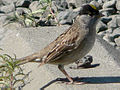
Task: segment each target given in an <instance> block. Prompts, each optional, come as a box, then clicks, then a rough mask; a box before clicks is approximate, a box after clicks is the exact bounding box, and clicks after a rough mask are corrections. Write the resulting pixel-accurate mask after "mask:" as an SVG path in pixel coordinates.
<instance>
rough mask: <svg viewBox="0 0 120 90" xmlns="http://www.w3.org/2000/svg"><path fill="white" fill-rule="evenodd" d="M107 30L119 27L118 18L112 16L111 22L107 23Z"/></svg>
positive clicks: (119, 20) (119, 21)
mask: <svg viewBox="0 0 120 90" xmlns="http://www.w3.org/2000/svg"><path fill="white" fill-rule="evenodd" d="M107 25H108V28H112V29H115V28H117V27H119V26H120V16H113V17H112V20H111V21H110V22H108V23H107Z"/></svg>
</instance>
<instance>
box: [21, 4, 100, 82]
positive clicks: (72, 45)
mask: <svg viewBox="0 0 120 90" xmlns="http://www.w3.org/2000/svg"><path fill="white" fill-rule="evenodd" d="M101 16H102V14H101V13H100V12H99V11H98V10H97V8H96V7H95V6H94V5H91V4H85V5H83V6H82V7H81V8H80V11H79V15H78V16H77V17H76V20H75V22H74V23H73V24H72V25H71V26H70V27H69V28H68V29H67V30H66V31H65V32H63V33H62V34H61V35H60V36H58V37H57V38H56V39H55V40H54V41H53V42H51V43H50V44H49V45H47V46H46V47H45V48H43V49H42V50H40V51H39V52H36V53H33V54H32V55H29V56H26V57H23V58H21V59H19V60H20V63H19V65H22V64H25V63H28V62H39V63H40V65H39V66H42V65H44V64H54V65H57V66H58V68H59V70H60V71H61V72H62V73H63V74H64V75H65V76H66V78H67V79H68V80H69V82H67V84H83V83H84V82H76V81H73V79H72V78H71V77H70V76H69V75H68V74H67V72H66V71H65V69H64V66H65V65H68V64H71V63H73V62H75V61H77V60H78V59H81V58H83V57H84V56H85V55H86V54H87V53H88V52H89V51H90V50H91V49H92V47H93V45H94V42H95V37H96V24H97V22H98V20H99V18H100V17H101Z"/></svg>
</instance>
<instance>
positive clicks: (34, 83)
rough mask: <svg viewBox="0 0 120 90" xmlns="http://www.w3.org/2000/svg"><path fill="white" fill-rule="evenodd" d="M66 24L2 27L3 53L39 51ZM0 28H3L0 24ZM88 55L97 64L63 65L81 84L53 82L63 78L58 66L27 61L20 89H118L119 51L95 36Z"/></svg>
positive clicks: (119, 81)
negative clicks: (75, 66) (76, 67)
mask: <svg viewBox="0 0 120 90" xmlns="http://www.w3.org/2000/svg"><path fill="white" fill-rule="evenodd" d="M68 27H69V26H60V27H39V28H17V29H16V28H12V27H9V26H8V27H7V28H5V29H4V30H5V33H3V35H4V37H3V38H2V39H1V41H0V47H1V48H3V49H4V52H5V53H8V54H10V55H13V53H15V54H16V55H17V57H18V58H20V57H24V56H27V55H29V54H32V53H33V52H36V51H39V50H40V49H42V48H43V47H45V46H46V45H47V44H49V43H50V42H51V41H53V40H54V39H55V38H56V37H57V36H58V35H60V34H61V33H62V32H64V31H65V30H66V29H67V28H68ZM0 30H3V29H2V28H1V29H0ZM89 55H92V56H93V58H94V60H93V63H92V64H100V65H99V66H98V67H95V68H90V69H76V70H74V69H69V67H70V66H74V65H75V64H71V65H68V66H66V67H65V69H66V70H67V72H68V74H69V75H71V76H72V77H73V78H75V77H78V79H77V80H82V81H87V82H89V83H87V84H84V85H65V84H57V80H56V79H57V78H62V79H64V78H65V76H64V75H63V74H62V73H61V72H60V71H59V70H58V68H57V66H54V65H44V66H42V67H39V68H38V65H39V64H38V63H27V64H25V65H24V66H23V68H24V69H25V70H24V71H25V72H26V73H28V72H30V75H29V80H28V81H30V83H28V84H26V85H25V86H24V87H23V90H44V89H45V90H119V89H120V72H119V71H120V68H119V63H120V61H119V60H120V58H119V55H120V53H119V51H117V50H115V49H114V48H113V47H112V46H110V45H109V44H107V43H106V42H105V41H103V40H102V39H101V38H99V37H97V39H96V42H95V45H94V47H93V49H92V50H91V52H90V53H89Z"/></svg>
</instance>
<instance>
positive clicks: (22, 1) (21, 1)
mask: <svg viewBox="0 0 120 90" xmlns="http://www.w3.org/2000/svg"><path fill="white" fill-rule="evenodd" d="M30 4H31V2H30V0H17V2H16V3H15V5H16V6H17V7H19V6H20V7H21V6H22V7H26V8H28V7H29V5H30Z"/></svg>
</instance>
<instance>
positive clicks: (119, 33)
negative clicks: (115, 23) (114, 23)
mask: <svg viewBox="0 0 120 90" xmlns="http://www.w3.org/2000/svg"><path fill="white" fill-rule="evenodd" d="M111 36H113V37H114V38H116V37H119V36H120V27H119V28H116V29H114V30H113V33H112V34H111Z"/></svg>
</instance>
